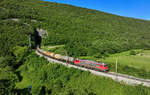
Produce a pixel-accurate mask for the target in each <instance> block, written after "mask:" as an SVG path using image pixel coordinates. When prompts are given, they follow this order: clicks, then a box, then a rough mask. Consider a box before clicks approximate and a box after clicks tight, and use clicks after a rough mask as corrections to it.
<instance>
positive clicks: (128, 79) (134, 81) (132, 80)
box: [36, 50, 150, 87]
mask: <svg viewBox="0 0 150 95" xmlns="http://www.w3.org/2000/svg"><path fill="white" fill-rule="evenodd" d="M36 53H37V55H39V56H41V57H44V58H46V59H47V60H48V61H50V62H52V63H58V64H62V65H65V66H67V67H73V68H77V69H80V70H84V71H89V72H91V73H92V74H95V75H99V76H104V77H108V78H112V79H113V80H115V81H118V82H121V83H126V84H129V85H143V86H147V87H150V80H148V79H142V78H136V77H133V76H128V75H124V74H119V73H114V72H107V73H106V72H99V71H95V70H91V69H88V68H83V67H79V66H76V65H72V64H68V63H67V62H62V61H59V60H56V59H52V58H50V57H48V56H45V55H43V54H41V53H40V52H38V51H37V50H36Z"/></svg>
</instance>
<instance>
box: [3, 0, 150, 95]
mask: <svg viewBox="0 0 150 95" xmlns="http://www.w3.org/2000/svg"><path fill="white" fill-rule="evenodd" d="M36 28H42V29H45V30H47V32H48V36H46V37H45V38H43V39H42V43H41V45H43V46H50V45H62V44H63V45H64V46H63V48H61V49H62V50H61V49H60V51H64V50H66V51H65V52H62V53H66V52H67V53H68V54H69V55H70V56H94V57H98V58H99V57H102V56H107V55H108V54H109V53H110V54H112V53H117V52H121V51H126V50H130V49H137V48H140V49H149V48H150V44H149V43H150V21H145V20H139V19H133V18H126V17H121V16H116V15H112V14H108V13H104V12H100V11H96V10H90V9H86V8H80V7H75V6H70V5H64V4H58V3H49V2H44V1H40V0H0V95H9V94H11V95H15V94H22V95H23V94H24V95H27V94H29V93H30V90H29V89H28V88H27V86H28V85H29V84H30V82H31V80H28V79H27V77H26V76H25V74H28V73H25V72H24V71H23V69H24V68H23V67H22V69H21V68H20V66H24V65H27V64H32V63H34V60H33V59H31V61H30V62H29V61H28V60H29V58H28V57H31V56H29V55H30V53H31V52H32V51H31V50H29V47H28V46H29V35H31V38H30V39H31V43H32V47H34V46H36V43H38V42H36V41H38V40H37V39H38V38H37V36H36V35H35V30H36ZM58 52H59V51H58ZM27 56H28V57H27ZM36 58H37V60H43V61H44V62H43V63H47V62H46V61H45V60H44V59H38V57H36ZM34 65H40V63H38V64H34ZM56 67H57V66H56ZM58 67H59V66H58ZM18 68H19V70H18ZM54 68H55V67H54ZM62 68H65V67H62ZM25 69H26V68H25ZM29 69H30V70H31V71H32V73H30V74H32V75H30V74H29V75H30V76H35V75H36V73H37V74H39V73H40V72H38V71H37V70H39V67H38V66H37V67H36V69H37V70H35V69H34V67H30V65H29ZM43 69H45V68H43ZM49 69H50V70H53V65H52V66H50V68H48V69H47V70H49ZM55 69H56V68H55ZM57 69H58V70H59V69H60V68H57ZM69 70H70V69H69ZM69 70H68V72H69ZM20 72H21V74H22V76H21V75H20ZM45 72H48V71H45ZM79 72H80V71H79ZM42 74H43V73H42ZM52 75H53V74H52ZM56 75H57V74H56ZM85 75H86V74H85ZM87 75H88V73H87ZM54 76H55V73H54ZM70 76H71V75H70ZM90 76H92V75H90ZM28 77H29V76H28ZM36 77H40V76H36ZM44 77H45V76H44ZM55 77H56V78H54V79H57V78H59V76H55ZM81 77H84V75H82V74H81ZM41 78H43V77H41ZM41 78H37V79H41ZM94 79H95V78H94ZM94 79H91V80H92V81H93V80H94ZM102 79H103V80H104V81H107V80H105V78H102ZM21 80H23V82H21V83H20V84H18V85H21V86H20V87H18V85H17V86H16V83H17V82H19V81H21ZM100 80H101V79H100ZM24 81H27V84H26V85H25V86H24V87H23V86H22V83H23V84H25V82H24ZM41 81H43V82H42V83H41V82H39V84H37V85H35V84H33V88H32V93H36V92H34V91H36V89H37V88H36V87H37V86H39V87H41V86H42V85H45V84H44V81H45V80H44V79H41ZM87 81H88V80H87ZM108 81H110V83H111V82H113V81H112V80H109V79H108ZM56 82H57V81H56ZM81 82H83V81H81ZM54 83H55V82H54ZM113 83H114V84H115V85H120V84H116V83H115V82H113ZM60 84H61V83H60ZM64 84H65V83H64ZM79 84H80V80H79ZM79 84H78V83H77V85H78V86H80V85H79ZM31 85H32V83H31ZM34 85H35V87H34ZM47 85H48V84H47ZM65 85H67V84H65ZM74 85H75V84H74ZM78 86H76V87H78ZM44 87H46V88H44ZM52 87H53V86H51V85H50V87H48V86H43V88H39V89H51V88H52ZM60 87H61V86H60ZM118 87H120V86H118ZM121 87H123V86H121ZM54 88H55V87H54ZM56 88H57V87H56ZM129 88H130V87H129ZM131 88H133V91H134V90H136V87H135V88H134V87H131ZM137 88H138V89H142V90H141V91H143V93H144V94H145V95H146V94H147V93H148V94H149V92H148V90H149V89H148V88H144V87H142V86H141V87H137ZM39 89H38V90H39ZM74 89H76V88H74ZM65 90H67V89H65ZM126 90H128V88H127V89H126ZM126 90H125V91H126ZM42 91H43V90H42ZM56 91H57V90H56ZM72 91H73V92H74V90H71V92H70V93H71V95H72ZM88 91H89V92H88ZM115 91H116V90H115ZM123 91H124V90H123ZM136 91H137V93H142V92H140V91H138V90H136ZM54 92H55V91H54ZM87 92H88V93H90V90H87ZM91 92H92V91H91ZM112 92H113V91H112ZM131 92H132V91H131ZM37 93H39V92H38V91H37ZM46 93H47V92H46ZM66 93H68V92H66ZM83 93H85V92H84V91H83ZM96 93H98V92H96ZM116 93H118V92H116ZM120 93H123V94H124V92H120ZM74 94H75V93H74ZM125 94H126V93H125ZM144 94H143V95H144ZM36 95H37V94H36ZM127 95H128V94H127ZM136 95H138V94H136ZM139 95H140V94H139Z"/></svg>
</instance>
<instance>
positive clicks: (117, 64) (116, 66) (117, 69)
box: [116, 58, 118, 80]
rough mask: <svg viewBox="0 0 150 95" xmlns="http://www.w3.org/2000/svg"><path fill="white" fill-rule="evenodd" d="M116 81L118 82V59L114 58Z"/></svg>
mask: <svg viewBox="0 0 150 95" xmlns="http://www.w3.org/2000/svg"><path fill="white" fill-rule="evenodd" d="M116 80H118V59H117V58H116Z"/></svg>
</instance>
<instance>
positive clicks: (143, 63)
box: [100, 50, 150, 71]
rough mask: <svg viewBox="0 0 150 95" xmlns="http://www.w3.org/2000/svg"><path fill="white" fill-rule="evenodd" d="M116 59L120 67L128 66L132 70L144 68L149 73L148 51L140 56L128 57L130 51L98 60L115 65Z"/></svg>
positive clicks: (149, 56) (149, 51) (149, 52)
mask: <svg viewBox="0 0 150 95" xmlns="http://www.w3.org/2000/svg"><path fill="white" fill-rule="evenodd" d="M116 59H117V60H118V62H119V64H121V65H128V66H130V67H134V68H145V69H146V70H147V71H150V50H144V51H143V53H142V55H141V56H140V55H139V54H137V55H130V51H127V52H122V53H118V54H112V55H110V57H107V58H105V59H100V60H101V61H103V62H106V63H115V62H116Z"/></svg>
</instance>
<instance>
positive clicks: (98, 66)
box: [37, 47, 109, 72]
mask: <svg viewBox="0 0 150 95" xmlns="http://www.w3.org/2000/svg"><path fill="white" fill-rule="evenodd" d="M37 51H38V52H39V53H41V54H43V55H45V56H48V57H51V58H53V59H56V60H61V61H65V62H68V63H70V64H73V65H78V66H82V67H85V68H90V69H95V70H98V71H104V72H107V71H108V70H109V68H108V66H107V64H105V63H99V62H95V61H91V60H81V59H77V58H73V57H69V56H62V55H60V54H55V53H52V52H48V51H44V50H42V49H40V48H39V47H37Z"/></svg>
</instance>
